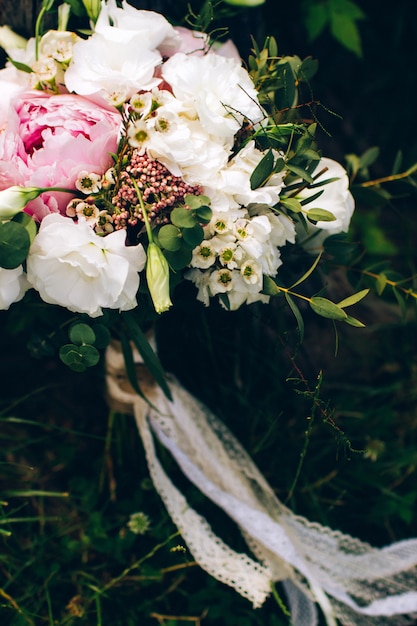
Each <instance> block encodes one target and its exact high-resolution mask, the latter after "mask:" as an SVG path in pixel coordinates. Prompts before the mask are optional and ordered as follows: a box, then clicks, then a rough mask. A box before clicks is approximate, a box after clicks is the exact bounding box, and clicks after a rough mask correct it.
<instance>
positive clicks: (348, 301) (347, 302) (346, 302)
mask: <svg viewBox="0 0 417 626" xmlns="http://www.w3.org/2000/svg"><path fill="white" fill-rule="evenodd" d="M368 293H369V289H362V290H361V291H358V292H357V293H354V294H352V295H351V296H349V297H348V298H344V299H343V300H341V301H340V302H338V303H337V306H340V307H341V308H342V309H344V308H346V307H347V306H352V304H357V303H358V302H360V301H361V300H363V298H365V296H367V295H368Z"/></svg>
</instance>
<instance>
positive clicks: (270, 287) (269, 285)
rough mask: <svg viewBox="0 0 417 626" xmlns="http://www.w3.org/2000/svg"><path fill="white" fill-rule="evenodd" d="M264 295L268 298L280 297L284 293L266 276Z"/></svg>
mask: <svg viewBox="0 0 417 626" xmlns="http://www.w3.org/2000/svg"><path fill="white" fill-rule="evenodd" d="M262 293H263V294H265V295H266V296H278V295H281V294H282V291H281V289H279V288H278V285H277V284H276V282H275V281H274V280H273V279H272V278H271V277H270V276H267V275H266V274H264V277H263V285H262Z"/></svg>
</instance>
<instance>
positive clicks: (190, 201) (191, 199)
mask: <svg viewBox="0 0 417 626" xmlns="http://www.w3.org/2000/svg"><path fill="white" fill-rule="evenodd" d="M184 202H185V204H186V205H187V206H189V207H190V209H192V210H195V209H199V208H200V207H201V206H203V205H209V204H210V198H208V197H207V196H194V195H193V194H191V193H189V194H187V195H186V196H184Z"/></svg>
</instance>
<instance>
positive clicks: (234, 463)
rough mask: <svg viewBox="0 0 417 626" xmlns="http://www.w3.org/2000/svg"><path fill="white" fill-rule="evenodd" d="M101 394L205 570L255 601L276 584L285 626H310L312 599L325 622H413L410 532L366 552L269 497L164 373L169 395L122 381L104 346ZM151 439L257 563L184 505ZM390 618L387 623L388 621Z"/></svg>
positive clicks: (221, 433) (416, 558)
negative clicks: (228, 522)
mask: <svg viewBox="0 0 417 626" xmlns="http://www.w3.org/2000/svg"><path fill="white" fill-rule="evenodd" d="M106 360H107V371H108V375H107V387H108V393H109V396H110V398H111V399H112V400H113V401H116V402H118V403H122V406H123V410H125V411H126V410H129V411H131V412H133V413H134V415H135V418H136V422H137V425H138V429H139V433H140V435H141V438H142V441H143V445H144V449H145V453H146V457H147V461H148V466H149V472H150V475H151V477H152V480H153V482H154V485H155V488H156V489H157V491H158V492H159V494H160V496H161V498H162V500H163V501H164V504H165V506H166V508H167V510H168V512H169V514H170V516H171V517H172V519H173V521H174V523H175V524H176V525H177V527H178V529H179V531H180V533H181V535H182V537H183V538H184V540H185V542H186V543H187V546H188V548H189V550H190V552H191V554H192V555H193V557H194V558H195V560H196V561H197V562H198V563H199V565H200V566H201V567H202V568H203V569H204V570H206V571H207V572H208V573H209V574H210V575H212V576H213V577H215V578H216V579H218V580H220V581H222V582H224V583H226V584H228V585H230V586H231V587H233V588H234V589H235V590H236V591H237V592H238V593H240V594H241V595H242V596H244V597H246V598H248V599H249V600H250V601H251V602H252V604H253V605H254V607H259V606H261V604H262V603H263V602H264V600H265V599H266V597H267V596H268V595H269V593H270V590H271V582H272V581H274V582H275V581H282V582H283V583H284V589H285V591H286V593H287V597H288V602H289V605H290V609H291V616H292V623H293V625H294V626H316V624H317V623H318V617H317V610H316V606H315V603H317V604H318V605H319V606H320V608H321V609H322V611H323V614H324V616H325V618H326V621H327V624H328V626H335V625H336V623H337V621H336V620H337V619H339V620H340V622H341V623H342V624H344V625H345V626H367V625H369V626H371V625H372V626H377V625H378V626H384V625H386V624H387V625H388V624H392V625H393V626H401V625H404V626H405V625H407V624H410V625H411V624H413V623H414V620H415V618H416V615H415V614H414V613H416V612H417V569H416V565H417V539H410V540H407V541H401V542H397V543H394V544H392V545H390V546H387V547H385V548H381V549H376V548H373V547H371V546H370V545H368V544H366V543H364V542H361V541H359V540H357V539H355V538H353V537H351V536H349V535H346V534H342V533H340V532H338V531H333V530H331V529H329V528H326V527H324V526H321V525H320V524H316V523H310V522H309V521H308V520H307V519H305V518H303V517H300V516H296V515H294V514H293V513H292V512H291V511H290V510H289V509H288V508H287V507H286V506H284V505H283V504H282V503H281V502H280V501H279V500H278V498H277V497H276V496H275V494H274V492H273V490H272V489H271V487H270V486H269V484H268V483H267V482H266V480H265V478H264V477H263V475H262V474H261V473H260V472H259V470H258V469H257V467H256V466H255V464H254V463H253V461H252V460H251V458H250V457H249V455H248V454H247V453H246V452H245V450H244V449H243V448H242V446H241V445H240V444H239V442H238V441H237V440H236V438H235V437H234V436H233V435H232V434H231V433H230V431H229V430H228V429H227V428H226V426H225V425H224V424H223V423H222V422H221V421H220V420H218V419H217V418H216V417H215V416H214V415H213V414H212V413H211V412H210V411H209V410H208V408H207V407H205V406H203V405H202V404H201V403H200V402H198V400H196V399H195V398H194V397H193V396H192V395H191V394H189V393H188V392H187V391H186V390H185V389H184V388H183V387H182V386H181V385H180V384H179V383H178V382H177V381H176V380H175V378H173V377H169V386H170V389H171V392H172V396H173V400H172V402H171V401H169V400H168V399H167V398H166V397H165V395H164V394H163V392H162V391H161V390H160V388H159V387H158V386H157V385H156V384H153V383H152V382H149V381H146V380H145V384H142V383H141V386H142V388H143V390H144V392H145V395H146V397H147V398H148V400H149V401H150V404H149V403H148V402H146V401H145V400H143V399H142V398H141V397H140V396H138V395H137V394H136V393H135V392H134V391H133V390H132V389H131V388H130V386H129V384H128V383H127V381H126V378H125V374H124V363H123V357H122V355H121V353H120V351H118V349H117V348H115V347H114V346H110V347H109V349H108V351H107V357H106ZM154 436H156V437H157V438H158V440H159V441H160V442H161V443H162V444H163V445H164V446H165V447H166V448H167V449H168V450H169V451H170V453H171V454H172V456H173V457H174V458H175V460H176V462H177V463H178V465H179V467H180V468H181V470H182V471H183V473H184V474H185V476H187V478H188V479H189V480H190V481H191V482H192V483H193V484H194V485H195V486H196V487H197V488H198V489H199V490H200V491H201V492H202V493H204V494H205V495H206V496H207V497H208V498H210V499H211V500H212V501H213V502H215V503H216V504H217V505H218V506H219V507H221V508H222V509H223V511H225V512H226V513H227V514H228V515H229V516H230V517H231V518H232V519H233V520H234V521H235V522H236V524H237V525H238V527H239V528H240V530H241V532H242V534H243V536H244V538H245V540H246V542H247V544H248V546H249V548H250V550H251V551H252V553H253V554H254V556H255V557H256V559H257V560H254V559H253V558H251V557H250V556H248V555H247V554H239V553H237V552H236V551H234V550H232V549H231V548H230V547H229V546H227V545H226V544H225V543H224V542H223V541H222V540H221V539H220V538H219V537H217V536H216V535H215V534H214V533H213V531H212V529H211V528H210V526H209V524H208V523H207V521H206V520H205V519H204V518H203V517H202V516H201V515H199V514H198V513H197V512H196V511H195V510H194V509H192V508H191V507H190V506H189V505H188V503H187V501H186V499H185V497H184V495H183V494H182V493H181V492H180V491H179V490H178V489H177V487H175V485H174V484H173V483H172V481H171V480H170V478H169V477H168V476H167V474H166V472H165V470H164V469H163V467H162V465H161V463H160V462H159V460H158V457H157V454H156V451H155V446H154ZM393 616H395V617H394V619H395V622H393V621H392V618H393Z"/></svg>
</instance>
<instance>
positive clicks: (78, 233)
mask: <svg viewBox="0 0 417 626" xmlns="http://www.w3.org/2000/svg"><path fill="white" fill-rule="evenodd" d="M125 236H126V235H125V232H124V231H123V230H119V231H115V232H113V233H110V234H109V235H107V236H106V237H100V236H98V235H96V233H95V232H94V231H93V230H92V229H91V228H90V226H88V224H87V223H86V222H85V221H84V220H80V221H79V222H78V223H75V222H73V221H72V219H69V218H67V217H63V216H62V215H59V214H56V213H54V214H50V215H47V216H46V217H45V218H44V219H43V220H42V223H41V227H40V229H39V233H38V234H37V236H36V237H35V239H34V241H33V243H32V245H31V247H30V250H29V256H28V259H27V272H28V280H29V283H30V284H31V285H32V286H33V287H34V288H35V289H36V290H37V291H38V292H39V294H40V296H41V298H42V300H44V301H45V302H48V303H49V304H57V305H59V306H64V307H66V308H67V309H69V310H70V311H74V312H77V313H87V314H88V315H90V317H97V316H99V315H102V308H109V309H119V310H120V311H127V310H129V309H133V308H134V307H135V306H136V304H137V302H136V293H137V290H138V288H139V274H138V272H140V271H141V270H142V269H143V268H144V266H145V262H146V254H145V251H144V250H143V247H142V246H141V245H138V246H129V247H128V246H125Z"/></svg>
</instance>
